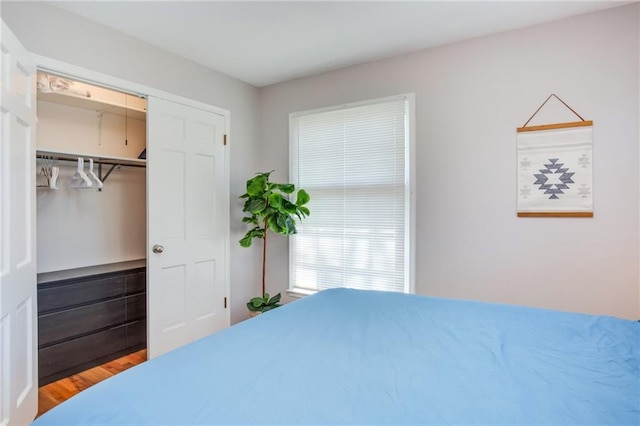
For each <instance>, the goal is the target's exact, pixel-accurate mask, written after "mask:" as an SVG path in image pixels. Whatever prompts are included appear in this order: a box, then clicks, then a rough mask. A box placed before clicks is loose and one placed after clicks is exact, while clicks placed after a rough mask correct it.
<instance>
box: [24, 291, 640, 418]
mask: <svg viewBox="0 0 640 426" xmlns="http://www.w3.org/2000/svg"><path fill="white" fill-rule="evenodd" d="M639 369H640V323H638V322H633V321H627V320H621V319H616V318H612V317H604V316H591V315H582V314H572V313H564V312H557V311H549V310H542V309H533V308H526V307H518V306H508V305H499V304H487V303H480V302H470V301H460V300H449V299H439V298H430V297H425V296H416V295H406V294H398V293H384V292H375V291H362V290H349V289H335V290H326V291H323V292H320V293H318V294H316V295H314V296H309V297H306V298H304V299H301V300H299V301H296V302H294V303H290V304H288V305H286V306H284V307H282V308H278V309H276V310H274V311H271V312H268V313H265V314H263V315H261V316H259V317H257V318H254V319H251V320H248V321H244V322H242V323H240V324H237V325H235V326H233V327H230V328H228V329H226V330H223V331H221V332H219V333H216V334H214V335H212V336H209V337H206V338H204V339H202V340H199V341H197V342H195V343H192V344H190V345H188V346H185V347H183V348H180V349H178V350H175V351H173V352H170V353H168V354H165V355H163V356H160V357H158V358H156V359H154V360H151V361H149V362H146V363H144V364H141V365H140V366H138V367H135V368H133V369H131V370H128V371H125V372H124V373H122V374H119V375H117V376H115V377H113V378H111V379H109V380H106V381H104V382H102V383H99V384H98V385H96V386H94V387H92V388H90V389H88V390H87V391H84V392H82V393H80V394H79V395H77V396H75V397H74V398H72V399H70V400H69V401H67V402H65V403H63V404H62V405H60V406H58V407H57V408H55V409H53V410H52V411H50V412H48V413H46V414H45V415H43V416H42V417H40V418H38V419H37V420H36V421H35V422H34V424H35V425H38V426H44V425H50V424H58V425H75V424H78V425H98V424H100V425H106V424H121V425H125V424H126V425H161V424H181V425H190V424H208V425H219V424H255V425H261V424H287V425H302V424H316V425H320V424H322V425H328V424H353V425H355V424H357V425H372V424H438V425H447V424H456V425H471V424H473V425H495V424H503V425H516V424H528V425H542V424H545V425H549V424H554V425H569V424H580V425H583V424H590V425H592V424H610V425H638V424H640V371H639Z"/></svg>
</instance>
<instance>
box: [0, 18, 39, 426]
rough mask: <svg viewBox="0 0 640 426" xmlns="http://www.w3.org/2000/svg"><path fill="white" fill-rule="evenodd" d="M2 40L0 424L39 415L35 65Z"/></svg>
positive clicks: (7, 34) (7, 36) (10, 39)
mask: <svg viewBox="0 0 640 426" xmlns="http://www.w3.org/2000/svg"><path fill="white" fill-rule="evenodd" d="M1 25H2V37H1V38H0V41H1V42H0V45H1V48H2V50H1V53H0V55H1V58H2V66H1V67H0V69H1V71H0V80H1V81H2V93H1V94H0V100H1V102H0V111H1V113H2V118H1V121H0V135H1V137H2V139H1V140H2V142H1V144H0V424H2V425H5V424H28V423H30V422H31V421H32V420H33V419H34V418H35V416H36V413H37V410H38V386H37V383H38V371H37V368H36V366H37V347H36V342H37V341H36V330H37V328H36V326H37V323H36V312H37V306H36V262H35V256H36V251H35V248H36V239H35V236H36V232H35V226H36V221H35V211H36V209H35V201H36V198H35V194H36V192H35V185H36V183H35V176H36V172H35V141H36V139H35V137H36V91H35V88H36V81H35V74H36V66H35V64H34V63H33V61H32V60H31V58H30V56H29V54H28V53H27V51H26V50H25V48H24V47H23V46H22V45H21V44H20V42H19V41H18V39H17V38H16V37H15V36H14V35H13V33H11V31H10V30H9V28H8V27H7V26H6V24H5V23H4V21H2V22H1Z"/></svg>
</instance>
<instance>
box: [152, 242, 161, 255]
mask: <svg viewBox="0 0 640 426" xmlns="http://www.w3.org/2000/svg"><path fill="white" fill-rule="evenodd" d="M151 250H153V252H154V253H158V254H160V253H162V252H163V251H164V247H163V246H161V245H160V244H156V245H155V246H153V248H152V249H151Z"/></svg>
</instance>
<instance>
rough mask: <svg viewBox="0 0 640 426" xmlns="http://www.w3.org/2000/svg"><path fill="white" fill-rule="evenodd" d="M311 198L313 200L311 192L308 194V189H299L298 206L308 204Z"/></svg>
mask: <svg viewBox="0 0 640 426" xmlns="http://www.w3.org/2000/svg"><path fill="white" fill-rule="evenodd" d="M309 200H311V197H310V196H309V194H307V191H305V190H304V189H301V190H300V191H298V198H297V199H296V204H297V205H298V207H300V206H302V205H303V204H307V203H308V202H309Z"/></svg>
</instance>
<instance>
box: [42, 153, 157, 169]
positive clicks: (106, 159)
mask: <svg viewBox="0 0 640 426" xmlns="http://www.w3.org/2000/svg"><path fill="white" fill-rule="evenodd" d="M36 155H37V156H39V155H47V156H51V157H55V158H57V159H58V160H60V161H77V160H78V157H82V158H92V159H93V162H94V163H96V164H107V165H112V166H129V167H146V166H147V160H142V159H138V158H127V157H112V156H108V155H98V154H87V153H83V152H69V151H58V150H50V149H37V150H36Z"/></svg>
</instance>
